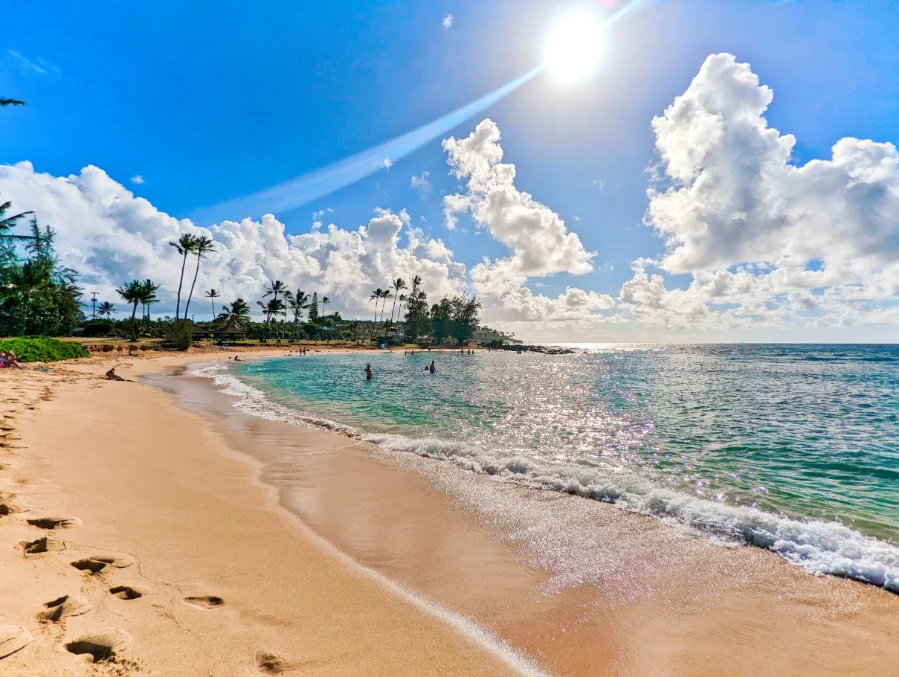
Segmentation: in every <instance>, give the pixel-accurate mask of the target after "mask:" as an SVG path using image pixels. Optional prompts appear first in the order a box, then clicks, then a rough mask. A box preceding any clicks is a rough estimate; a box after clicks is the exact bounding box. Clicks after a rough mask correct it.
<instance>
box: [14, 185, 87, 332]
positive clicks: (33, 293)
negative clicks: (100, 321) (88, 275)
mask: <svg viewBox="0 0 899 677" xmlns="http://www.w3.org/2000/svg"><path fill="white" fill-rule="evenodd" d="M9 206H10V205H9V203H8V202H7V203H4V204H3V205H0V336H24V335H39V334H40V335H44V336H65V335H69V334H71V333H72V331H73V330H74V329H75V327H76V326H77V325H78V324H79V323H80V322H81V321H82V320H83V319H84V315H83V313H82V312H81V296H82V290H81V287H79V286H78V273H76V272H75V271H74V270H72V269H70V268H66V267H65V266H62V265H60V264H59V261H58V259H57V257H56V251H55V249H54V247H53V240H54V237H55V233H54V231H53V229H52V228H50V226H44V228H43V229H41V227H40V226H39V225H38V222H37V218H35V217H32V218H31V221H30V224H29V225H30V234H29V235H21V234H14V233H11V232H10V230H11V228H12V226H14V225H15V224H16V222H18V221H19V220H20V219H22V218H23V217H25V216H26V215H27V214H30V212H24V213H22V214H17V215H15V216H12V217H5V218H4V216H3V214H4V213H5V212H6V210H7V209H8V208H9Z"/></svg>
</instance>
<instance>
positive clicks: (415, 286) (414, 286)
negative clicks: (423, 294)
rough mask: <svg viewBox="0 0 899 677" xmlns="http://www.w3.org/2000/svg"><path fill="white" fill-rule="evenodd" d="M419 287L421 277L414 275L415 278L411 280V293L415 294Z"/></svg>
mask: <svg viewBox="0 0 899 677" xmlns="http://www.w3.org/2000/svg"><path fill="white" fill-rule="evenodd" d="M420 286H421V276H420V275H416V276H415V277H413V278H412V293H413V294H414V293H415V292H417V291H418V288H419V287H420Z"/></svg>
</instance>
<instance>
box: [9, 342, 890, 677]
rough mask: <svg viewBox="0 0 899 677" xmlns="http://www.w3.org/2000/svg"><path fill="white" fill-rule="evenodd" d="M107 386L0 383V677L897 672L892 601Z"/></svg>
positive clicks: (23, 375)
mask: <svg viewBox="0 0 899 677" xmlns="http://www.w3.org/2000/svg"><path fill="white" fill-rule="evenodd" d="M213 357H219V355H218V354H216V355H213ZM198 359H207V360H208V359H209V357H208V356H205V357H204V356H203V355H192V356H191V355H189V356H185V357H164V358H162V359H144V358H140V359H134V360H128V359H119V360H118V363H119V364H120V365H121V366H120V368H119V373H121V374H122V375H124V376H126V377H129V378H134V377H136V376H137V375H138V374H146V373H149V372H158V371H162V370H166V369H169V370H171V367H172V365H177V364H180V363H183V362H185V361H192V360H198ZM298 359H303V358H298ZM105 368H108V366H107V365H106V363H103V362H101V361H99V360H97V359H94V360H91V361H90V362H88V363H87V364H83V365H78V366H77V367H74V368H69V367H62V366H56V365H54V366H53V367H51V371H50V372H49V373H44V372H40V371H34V370H31V369H26V370H24V371H23V372H19V373H15V372H13V373H9V372H6V373H2V372H0V389H2V390H0V392H3V394H4V407H5V409H6V410H13V409H14V410H15V412H14V413H13V414H11V418H4V419H3V420H4V421H6V423H5V424H3V426H2V427H6V428H10V430H8V431H0V434H3V433H9V434H11V435H10V437H7V438H3V439H4V444H5V445H6V446H4V447H3V448H2V449H0V463H3V464H6V466H5V467H3V468H0V492H2V494H0V503H3V504H5V505H7V506H9V511H8V512H9V514H6V515H0V572H2V575H0V598H2V599H3V600H4V605H3V606H2V607H0V626H3V627H2V628H0V655H2V654H3V653H4V651H5V650H12V649H15V648H17V647H18V650H16V651H15V652H14V653H10V654H9V655H8V656H7V657H6V658H0V673H2V674H11V675H43V674H47V675H57V674H67V675H68V674H73V675H78V674H97V671H98V670H99V671H100V674H103V673H107V674H132V673H134V674H159V675H169V674H178V675H181V674H184V675H193V674H196V675H204V676H205V675H258V674H304V675H306V674H309V675H318V674H329V675H330V674H334V675H337V674H341V675H342V674H351V673H353V674H354V673H360V672H361V673H362V674H375V675H377V674H394V675H396V674H403V675H406V674H408V675H416V674H421V675H426V674H427V675H430V674H465V675H469V674H470V675H475V674H510V673H514V672H531V673H532V674H537V673H538V669H537V668H534V667H532V665H529V664H528V663H527V662H525V661H518V660H517V656H518V655H521V654H526V655H527V656H529V657H530V658H531V660H532V661H533V662H534V663H536V664H538V665H539V668H540V669H543V670H545V671H546V672H549V673H552V674H560V675H562V674H564V675H588V674H589V675H768V674H779V675H803V674H815V675H845V674H858V675H885V674H891V671H893V670H894V668H895V665H896V664H897V658H899V649H897V643H896V640H897V638H899V597H897V596H895V595H891V594H889V593H886V592H884V591H883V590H879V589H876V588H873V587H871V586H865V585H862V584H859V583H856V582H853V581H845V580H839V579H835V578H831V577H813V576H810V575H808V574H807V573H805V572H804V571H803V570H802V569H800V568H798V567H795V566H793V565H790V564H788V563H787V562H785V561H784V560H782V559H781V558H779V557H777V556H776V555H773V554H772V553H768V552H765V551H762V550H759V549H755V548H723V547H720V546H715V545H712V544H710V543H709V542H708V541H706V540H705V539H701V538H691V537H689V536H687V535H685V534H683V533H682V532H680V531H678V530H676V529H674V528H671V527H669V526H667V525H665V524H663V523H661V522H660V521H658V520H655V519H652V518H647V517H643V516H640V515H633V514H629V513H624V512H623V511H621V510H618V509H617V508H614V507H612V506H608V505H605V504H601V503H597V502H595V501H588V500H583V499H579V498H575V497H568V496H564V495H561V494H555V493H553V492H538V491H533V490H528V489H523V488H521V487H515V486H511V485H505V484H501V483H496V482H493V481H491V480H490V479H489V478H484V477H478V476H475V475H471V474H469V473H465V472H464V471H461V470H459V469H458V468H454V467H450V466H448V465H447V464H441V463H439V462H436V461H432V460H430V459H420V458H418V457H411V456H409V455H402V454H390V453H385V452H383V451H382V450H379V449H377V448H373V447H368V446H366V445H364V444H360V443H358V442H357V441H355V440H351V439H349V438H346V437H343V436H340V435H337V434H335V433H332V432H329V431H317V430H307V429H302V428H297V427H295V426H291V425H288V424H284V423H276V422H271V421H265V420H262V419H258V418H253V417H249V416H246V415H244V414H240V413H238V412H236V411H235V410H234V409H233V408H232V406H231V400H230V398H228V397H226V396H224V395H221V394H220V393H217V392H216V391H215V390H214V389H213V388H212V387H211V386H210V384H209V382H208V381H205V380H201V379H193V378H190V377H189V376H188V375H186V374H184V373H183V372H184V370H183V369H180V370H179V371H178V373H179V374H180V375H179V376H176V377H172V376H169V377H147V381H148V382H152V383H153V384H154V385H155V386H156V388H155V389H154V388H151V387H149V386H147V385H143V384H141V383H108V382H104V381H100V380H98V379H97V378H96V377H95V375H96V374H98V373H102V372H103V371H105ZM179 405H180V406H179ZM19 438H21V439H19ZM485 499H486V500H485ZM485 505H489V506H491V507H490V509H486V508H485ZM0 512H2V508H0ZM29 520H31V521H32V522H33V523H29ZM48 527H50V528H48ZM44 538H46V539H47V540H46V541H42V539H44ZM566 539H568V540H566ZM22 543H29V544H31V545H27V546H23V545H20V544H22ZM26 549H30V550H31V551H32V552H26V551H25V550H26ZM73 564H77V565H78V567H79V568H76V567H75V566H72V565H73ZM94 570H96V571H94ZM425 600H431V601H432V602H433V603H436V604H433V603H432V604H429V603H427V602H425ZM445 609H452V610H454V611H455V612H457V613H446V612H444V611H443V610H445ZM484 632H486V634H483V633H484ZM494 637H501V638H502V639H503V640H505V641H507V642H508V643H509V645H510V646H511V648H512V650H511V651H508V650H507V651H504V650H503V649H502V647H501V646H500V647H498V646H497V644H496V642H495V640H494V639H493V638H494ZM66 647H69V648H68V649H67V648H66ZM72 650H74V651H79V652H82V653H81V654H79V655H75V654H73V653H71V651H72ZM95 659H96V660H99V662H97V663H93V662H92V661H94V660H95Z"/></svg>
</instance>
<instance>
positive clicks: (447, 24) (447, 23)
mask: <svg viewBox="0 0 899 677" xmlns="http://www.w3.org/2000/svg"><path fill="white" fill-rule="evenodd" d="M453 21H454V19H453V15H452V14H447V15H446V16H445V17H443V21H441V22H440V24H441V25H442V26H443V27H444V28H445V29H447V30H449V29H450V28H452V27H453Z"/></svg>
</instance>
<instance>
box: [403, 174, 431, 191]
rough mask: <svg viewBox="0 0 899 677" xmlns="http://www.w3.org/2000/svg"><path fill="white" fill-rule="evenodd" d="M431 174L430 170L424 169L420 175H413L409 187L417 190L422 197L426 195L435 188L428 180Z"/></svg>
mask: <svg viewBox="0 0 899 677" xmlns="http://www.w3.org/2000/svg"><path fill="white" fill-rule="evenodd" d="M430 176H431V173H430V172H428V171H423V172H422V173H421V174H420V175H419V176H413V177H412V180H411V181H409V187H410V188H414V189H415V190H417V191H418V194H419V195H421V196H422V197H426V196H427V195H429V194H430V193H431V191H432V190H433V189H432V188H431V182H430V181H429V180H428V179H429V177H430Z"/></svg>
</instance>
